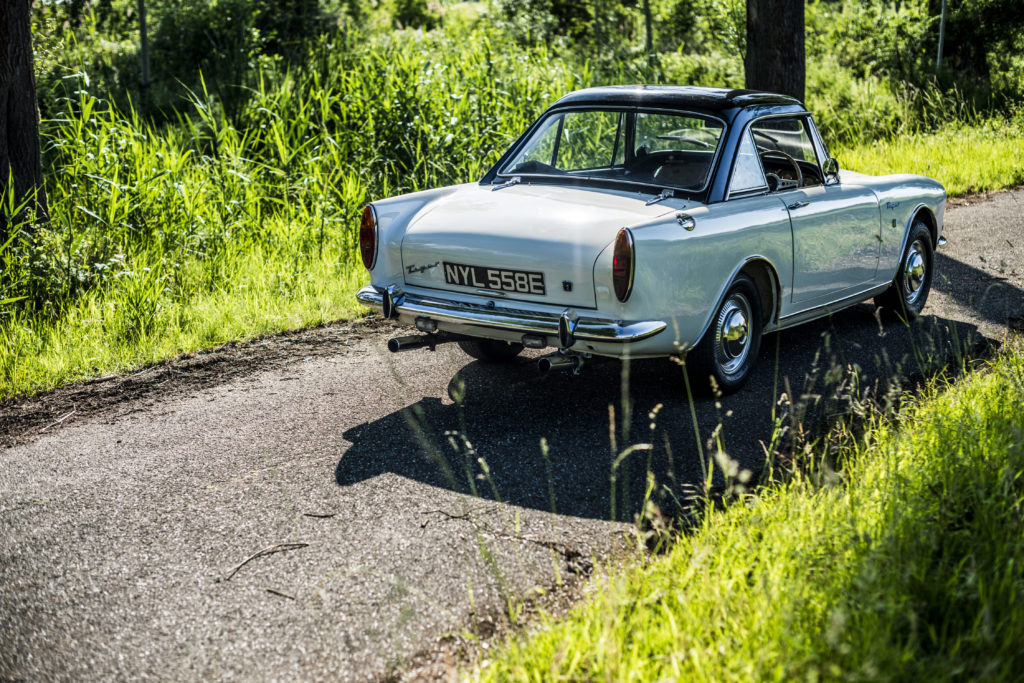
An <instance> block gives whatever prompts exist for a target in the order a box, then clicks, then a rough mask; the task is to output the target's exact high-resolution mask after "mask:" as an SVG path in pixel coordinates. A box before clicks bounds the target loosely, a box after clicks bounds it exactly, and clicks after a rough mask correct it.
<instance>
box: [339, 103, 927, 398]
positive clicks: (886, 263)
mask: <svg viewBox="0 0 1024 683" xmlns="http://www.w3.org/2000/svg"><path fill="white" fill-rule="evenodd" d="M945 206H946V195H945V191H944V189H943V187H942V185H940V184H939V183H938V182H936V181H934V180H932V179H930V178H925V177H922V176H917V175H888V176H880V177H875V176H867V175H863V174H860V173H854V172H851V171H845V170H840V169H839V164H838V162H837V161H836V160H835V159H834V158H832V157H831V156H830V155H829V153H828V150H827V149H826V147H825V144H824V142H823V141H822V138H821V136H820V135H819V134H818V131H817V129H816V128H815V125H814V120H813V118H812V117H811V115H810V114H809V113H808V112H807V110H806V109H805V108H804V107H803V105H802V104H800V102H799V101H797V100H795V99H793V98H790V97H786V96H783V95H776V94H771V93H764V92H753V91H748V90H723V89H714V88H696V87H671V86H616V87H604V88H590V89H586V90H579V91H576V92H573V93H570V94H568V95H566V96H565V97H563V98H561V99H560V100H558V101H557V102H555V104H553V105H552V106H551V107H550V108H549V109H548V110H547V111H546V112H544V114H543V116H541V117H540V118H539V119H538V120H537V121H536V122H535V123H534V124H533V125H531V126H530V128H529V129H528V130H527V131H526V133H525V134H523V136H522V137H521V138H519V140H517V141H516V142H515V144H513V145H512V146H511V147H510V148H509V150H508V151H507V152H506V153H505V155H504V156H502V157H501V159H500V160H499V161H498V163H497V164H495V166H494V167H493V168H492V169H491V170H490V171H488V173H487V174H486V175H485V176H484V177H483V178H482V179H481V180H480V182H478V183H468V184H465V185H456V186H453V187H443V188H439V189H435V190H428V191H425V192H417V193H413V194H406V195H402V196H399V197H392V198H390V199H383V200H380V201H376V202H373V203H371V204H369V205H367V206H366V208H365V209H364V210H363V216H362V223H361V226H360V230H359V241H360V250H361V255H362V259H363V263H364V264H365V265H366V267H367V268H368V269H369V270H370V274H371V283H372V284H371V285H369V286H368V287H365V288H363V289H362V290H360V292H359V293H358V295H357V296H358V299H359V301H361V302H362V303H364V304H366V305H368V306H373V307H376V308H378V309H380V310H381V311H382V312H383V314H384V316H386V317H388V318H395V319H397V320H399V321H401V322H403V323H407V324H409V325H410V326H415V327H416V328H417V329H418V330H419V331H420V333H421V334H419V335H412V336H405V337H399V338H396V339H392V340H391V341H390V342H389V343H388V346H389V348H390V349H391V350H392V351H402V350H406V349H413V348H423V347H429V348H431V349H432V348H434V346H435V345H437V344H440V343H443V342H449V341H454V342H458V343H459V345H460V346H461V347H462V348H463V349H464V350H465V351H466V352H467V353H469V354H470V355H471V356H473V357H475V358H478V359H481V360H487V361H499V360H504V359H509V358H512V357H514V356H515V355H516V354H518V353H519V352H520V351H521V350H522V349H523V347H528V348H536V349H541V348H548V347H550V348H552V349H553V353H551V354H550V355H547V356H544V357H542V358H541V359H540V367H541V369H542V370H544V371H547V370H551V369H570V370H573V371H578V370H579V368H580V367H581V365H582V364H583V362H584V361H585V360H586V359H587V358H589V357H591V356H613V357H626V356H628V357H630V358H646V357H657V356H669V355H678V354H684V353H688V357H687V365H688V366H689V367H690V368H692V369H695V377H696V378H697V379H702V380H709V381H711V383H712V384H713V385H717V386H718V387H719V388H720V389H721V390H722V391H725V392H729V391H734V390H736V389H738V388H739V387H740V386H742V385H743V383H744V382H745V381H746V379H747V378H748V376H749V375H750V372H751V369H752V367H753V365H754V362H755V360H756V358H757V354H758V348H759V346H760V343H761V336H762V335H763V334H764V333H766V332H772V331H776V330H781V329H785V328H787V327H792V326H794V325H797V324H800V323H803V322H807V321H809V320H813V319H815V318H820V317H822V316H825V315H828V314H830V313H834V312H836V311H838V310H840V309H842V308H845V307H847V306H851V305H853V304H856V303H858V302H861V301H864V300H866V299H869V298H871V297H875V301H876V303H877V304H878V305H880V306H883V307H885V308H888V309H890V310H894V311H896V312H897V313H899V314H901V315H903V316H905V317H908V318H913V317H915V316H917V315H918V314H919V313H920V311H921V308H922V307H923V306H924V303H925V300H926V299H927V297H928V291H929V288H930V285H931V281H932V277H933V267H934V263H935V260H934V258H933V253H934V249H935V248H936V247H937V246H939V245H940V244H941V243H942V242H943V240H942V237H941V235H942V220H943V214H944V211H945ZM711 378H713V380H711Z"/></svg>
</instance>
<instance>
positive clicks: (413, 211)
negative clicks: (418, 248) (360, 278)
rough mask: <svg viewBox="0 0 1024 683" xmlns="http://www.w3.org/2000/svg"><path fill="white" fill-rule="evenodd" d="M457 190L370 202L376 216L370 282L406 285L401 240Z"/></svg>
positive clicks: (436, 191) (428, 192) (429, 191)
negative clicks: (436, 205) (418, 221)
mask: <svg viewBox="0 0 1024 683" xmlns="http://www.w3.org/2000/svg"><path fill="white" fill-rule="evenodd" d="M457 189H458V186H455V187H441V188H438V189H435V190H425V191H423V192H414V193H412V194H404V195H401V196H399V197H393V198H391V199H382V200H380V201H376V202H371V204H372V205H373V208H374V210H375V211H376V212H377V262H376V263H375V264H374V266H373V269H372V270H371V271H370V282H371V283H372V284H374V285H377V286H380V287H386V286H388V285H392V284H398V285H401V284H403V283H404V282H405V279H404V277H403V269H402V238H403V237H404V236H405V231H406V229H407V228H408V227H409V225H410V224H411V223H412V222H413V221H414V220H416V218H417V217H419V216H421V215H423V214H424V213H426V212H427V211H430V209H431V208H432V207H433V205H435V204H436V203H437V202H439V201H441V200H442V199H443V198H444V197H446V196H448V195H450V194H452V193H453V192H455V191H456V190H457Z"/></svg>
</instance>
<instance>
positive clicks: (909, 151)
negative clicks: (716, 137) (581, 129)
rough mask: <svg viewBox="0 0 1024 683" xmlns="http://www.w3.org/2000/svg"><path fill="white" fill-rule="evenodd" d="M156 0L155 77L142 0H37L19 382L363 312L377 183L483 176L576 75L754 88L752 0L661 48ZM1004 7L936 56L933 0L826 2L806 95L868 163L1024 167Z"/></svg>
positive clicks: (549, 10) (676, 7)
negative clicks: (365, 208)
mask: <svg viewBox="0 0 1024 683" xmlns="http://www.w3.org/2000/svg"><path fill="white" fill-rule="evenodd" d="M591 4H593V6H591ZM989 4H991V3H989ZM148 5H149V20H150V34H151V41H150V42H151V51H152V64H153V72H154V77H153V80H152V82H151V83H149V84H148V85H147V86H146V87H140V84H139V80H138V68H139V66H138V64H139V62H138V33H137V25H136V23H135V20H136V16H135V15H134V11H135V7H136V3H134V2H128V0H108V1H106V2H100V1H97V2H90V1H84V2H73V3H41V4H39V5H37V6H36V9H35V25H34V36H35V37H34V41H35V45H36V71H37V82H38V91H39V97H40V109H41V112H42V115H43V119H44V120H43V127H42V135H43V147H44V151H43V154H44V167H45V171H46V183H47V190H48V195H49V197H50V204H51V221H50V222H49V224H47V225H44V226H39V227H36V228H35V229H34V230H30V229H28V228H30V227H32V226H28V225H22V226H20V227H22V228H23V229H22V230H20V231H16V232H14V233H13V234H12V235H11V239H10V241H9V243H8V244H7V245H6V246H5V247H4V248H2V249H0V302H2V303H0V397H4V396H6V397H9V396H17V395H23V394H26V393H30V392H33V391H38V390H42V389H47V388H52V387H55V386H59V385H62V384H66V383H68V382H72V381H75V380H77V379H81V378H85V377H89V376H95V375H102V374H108V373H111V372H121V371H126V370H129V369H131V368H133V367H137V366H139V365H140V364H145V363H149V362H153V361H156V360H159V359H162V358H167V357H170V356H173V355H175V354H177V353H181V352H188V351H193V350H196V349H200V348H204V347H210V346H214V345H217V344H220V343H222V342H226V341H230V340H239V339H247V338H251V337H254V336H257V335H263V334H268V333H273V332H277V331H281V330H286V329H293V328H297V327H304V326H308V325H315V324H319V323H324V322H327V321H331V320H337V319H343V318H347V317H351V316H355V315H359V313H360V311H359V309H358V307H357V306H356V305H355V303H354V301H353V297H352V294H353V293H354V291H355V290H356V289H357V288H358V287H359V286H360V285H361V284H362V282H363V277H364V276H363V273H362V269H361V268H360V267H358V265H357V263H358V259H357V258H355V241H356V233H355V227H356V224H357V222H358V211H359V208H360V207H361V205H362V204H363V203H364V202H366V201H368V200H370V199H372V198H375V197H382V196H388V195H391V194H394V193H398V192H403V191H409V190H416V189H421V188H426V187H433V186H438V185H443V184H450V183H455V182H465V181H471V180H474V179H476V178H478V177H479V176H480V175H481V174H482V172H483V170H484V169H486V168H487V167H488V165H489V164H490V163H492V162H493V161H494V160H495V159H496V158H497V156H498V155H499V154H500V152H501V150H503V149H504V148H505V146H507V145H508V144H509V143H510V142H511V141H512V140H514V139H515V137H516V136H517V135H518V134H519V133H520V132H521V131H522V130H523V129H524V128H525V126H526V125H527V124H528V123H529V122H530V121H531V120H532V119H533V118H534V117H535V116H536V115H537V114H538V113H539V112H540V111H542V110H543V109H544V108H545V107H546V106H547V105H548V104H550V103H551V102H552V101H554V100H555V99H556V98H557V97H559V96H560V95H561V94H563V93H565V92H567V91H569V90H572V89H574V88H579V87H584V86H589V85H597V84H603V83H633V82H652V83H657V82H664V83H700V84H706V85H719V86H741V85H742V81H743V68H742V57H741V55H742V49H743V21H744V14H743V3H742V1H741V0H653V1H652V3H651V7H652V15H653V26H654V33H653V35H654V38H655V40H654V44H653V53H651V54H648V53H647V52H646V51H645V49H644V47H643V43H644V41H643V37H642V33H643V29H642V25H643V21H642V17H641V15H640V13H639V5H637V6H634V4H633V3H626V2H617V1H616V2H613V1H611V0H607V1H605V2H603V3H599V2H594V3H587V2H582V3H568V4H566V3H559V2H554V1H553V0H552V1H550V2H548V1H543V0H533V1H531V2H506V1H505V0H493V1H489V2H459V3H452V2H443V3H435V2H431V3H428V2H425V1H417V0H393V1H391V2H381V3H370V2H362V1H361V0H339V1H337V2H316V1H314V0H307V1H303V2H299V1H298V0H295V1H293V2H289V3H284V4H280V3H271V2H268V1H267V0H230V1H227V0H218V1H217V2H214V1H213V0H206V1H203V2H195V3H180V2H177V1H176V0H150V2H149V3H148ZM986 6H987V5H985V3H980V2H978V3H973V2H967V1H966V0H965V2H963V3H961V4H960V6H959V9H958V11H957V12H956V13H955V16H954V19H955V21H954V20H951V23H950V27H949V28H948V30H949V31H950V32H951V33H950V35H951V36H961V38H962V40H963V41H966V40H969V39H970V38H971V34H970V31H971V30H980V29H972V28H971V27H972V26H974V24H978V25H979V26H982V27H983V28H984V27H988V28H986V29H985V30H987V31H988V33H986V38H985V39H986V41H988V45H989V47H990V48H992V50H993V52H992V54H991V56H990V58H986V57H984V55H982V60H981V62H978V59H977V56H976V55H973V53H971V54H970V55H966V53H965V55H966V56H965V55H959V53H958V54H957V55H951V56H950V64H951V66H950V67H949V68H944V69H942V70H939V71H937V72H936V71H934V69H932V68H931V67H930V66H929V64H930V60H931V59H932V56H931V53H930V52H929V51H930V50H932V48H933V47H934V35H933V34H934V32H935V31H934V28H935V27H934V23H935V18H934V17H932V16H931V15H929V9H928V3H927V2H924V0H917V1H915V2H903V3H897V5H890V4H889V3H886V2H882V1H881V0H874V1H873V2H869V3H861V2H852V1H846V0H842V1H840V0H836V1H835V2H825V1H822V2H811V3H809V4H808V5H807V52H808V59H807V62H808V95H807V99H808V104H809V106H810V107H811V108H812V110H814V111H815V112H816V113H817V115H818V119H819V121H820V124H821V127H822V129H823V130H824V131H826V135H828V136H829V140H828V142H829V144H830V145H831V146H832V147H833V149H834V150H836V153H837V156H839V157H840V159H841V160H842V161H843V162H844V165H845V166H847V167H849V168H853V169H855V170H862V171H865V172H872V173H877V172H884V171H888V170H894V171H915V172H922V173H927V174H929V175H932V176H935V177H937V178H938V179H939V180H941V181H943V182H944V183H946V184H947V186H948V187H949V189H950V191H951V193H954V194H956V193H961V192H971V191H976V190H984V189H994V188H998V187H1005V186H1009V185H1014V184H1017V183H1020V182H1021V181H1022V171H1021V162H1020V161H1019V159H1020V158H1021V156H1022V155H1021V140H1022V139H1024V131H1022V127H1024V116H1022V115H1021V114H1020V109H1019V106H1020V104H1019V103H1020V102H1021V101H1024V80H1022V78H1021V75H1020V74H1021V73H1024V69H1022V68H1021V67H1022V66H1024V63H1022V58H1021V57H1020V55H1021V54H1022V53H1021V50H1016V51H1014V50H1011V49H1009V48H1014V47H1015V46H1017V43H1018V42H1020V40H1021V38H1020V36H1019V35H1017V34H1013V33H1012V32H1010V33H1007V32H1006V31H1002V30H995V29H992V28H991V26H989V24H991V21H990V20H991V17H989V16H988V15H987V14H984V12H985V11H988V12H989V14H991V13H992V12H991V10H990V9H989V10H986V9H985V7H986ZM979 12H981V13H982V14H979ZM972 13H973V14H972ZM976 15H977V16H976ZM983 15H984V16H983ZM979 17H981V19H979ZM982 19H984V20H985V21H982ZM972 21H973V22H974V24H972V23H971V22H972ZM979 22H981V23H980V24H979ZM985 22H988V23H985ZM878 26H883V27H884V28H883V30H882V31H881V33H880V34H879V32H878V31H877V30H876V28H877V27H878ZM997 28H998V27H997ZM894 41H895V43H894ZM949 41H950V43H949V44H950V45H954V44H955V43H954V42H953V38H952V37H951V38H949ZM1015 41H1016V42H1015ZM893 44H906V45H911V46H913V48H912V49H911V48H908V49H907V50H904V51H896V52H895V53H894V52H893V50H892V45H893ZM997 48H1007V49H1005V50H1001V51H1000V50H997ZM951 50H952V48H951ZM972 55H973V56H972ZM969 57H970V59H969ZM972 59H973V61H972ZM985 59H988V60H989V61H985ZM993 60H995V61H993ZM990 62H991V63H990ZM953 65H955V67H956V68H955V69H954V68H953ZM982 70H984V71H985V73H984V74H982V75H984V78H982V77H980V76H979V75H978V74H979V73H980V71H982ZM964 74H967V75H971V76H972V77H971V78H969V79H967V78H964V77H963V76H964ZM964 83H969V84H970V85H971V87H970V88H969V89H965V88H964V86H963V84H964ZM951 113H952V114H953V117H954V120H950V118H949V117H950V114H951ZM963 149H970V150H971V151H972V153H971V154H969V155H961V154H960V153H959V152H960V151H961V150H963ZM979 151H984V152H985V153H984V154H979V153H978V152H979ZM3 199H4V201H3V202H2V203H0V204H2V210H3V211H4V212H5V213H6V215H8V216H14V215H16V214H17V213H18V211H17V209H18V207H16V206H14V205H13V201H12V200H11V198H9V197H7V198H3Z"/></svg>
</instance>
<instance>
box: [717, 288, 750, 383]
mask: <svg viewBox="0 0 1024 683" xmlns="http://www.w3.org/2000/svg"><path fill="white" fill-rule="evenodd" d="M749 320H750V302H749V301H747V298H746V297H745V296H743V295H742V294H740V293H738V292H737V293H736V294H733V295H732V296H730V297H729V298H728V299H726V301H725V303H724V304H722V309H721V310H720V311H719V312H718V317H717V318H716V319H715V341H716V344H715V360H716V361H717V362H718V366H719V367H720V368H721V369H722V372H723V373H724V374H726V375H732V374H735V373H736V372H737V371H738V370H739V369H740V368H741V367H742V366H743V363H744V362H745V361H746V360H747V356H748V355H749V353H750V333H749V332H750V331H749V322H748V321H749Z"/></svg>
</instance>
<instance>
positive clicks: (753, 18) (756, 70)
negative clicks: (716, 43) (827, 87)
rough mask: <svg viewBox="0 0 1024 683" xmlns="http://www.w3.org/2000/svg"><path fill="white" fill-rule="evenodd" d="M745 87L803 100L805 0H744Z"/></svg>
mask: <svg viewBox="0 0 1024 683" xmlns="http://www.w3.org/2000/svg"><path fill="white" fill-rule="evenodd" d="M744 70H745V71H746V82H747V88H749V89H751V90H768V91H770V92H778V93H783V94H785V95H791V96H793V97H795V98H797V99H798V100H800V101H803V99H804V70H805V66H804V0H747V56H746V59H745V60H744Z"/></svg>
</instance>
